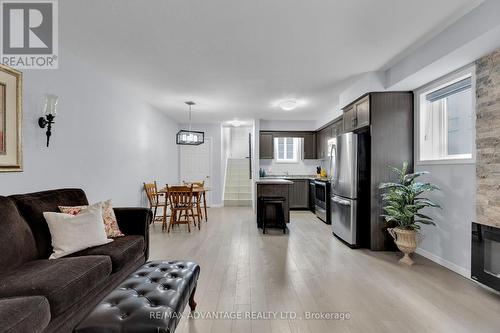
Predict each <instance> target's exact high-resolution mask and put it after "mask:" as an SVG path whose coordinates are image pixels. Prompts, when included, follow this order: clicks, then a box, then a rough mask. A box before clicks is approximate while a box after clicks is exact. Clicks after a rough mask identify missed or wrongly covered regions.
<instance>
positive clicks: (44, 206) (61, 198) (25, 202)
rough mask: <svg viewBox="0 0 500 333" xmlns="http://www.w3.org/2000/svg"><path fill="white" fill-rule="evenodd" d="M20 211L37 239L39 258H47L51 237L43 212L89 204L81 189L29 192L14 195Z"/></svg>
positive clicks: (49, 252)
mask: <svg viewBox="0 0 500 333" xmlns="http://www.w3.org/2000/svg"><path fill="white" fill-rule="evenodd" d="M9 198H11V199H13V200H14V201H15V203H16V205H17V208H18V209H19V212H20V213H21V215H22V216H23V217H24V219H25V220H26V222H28V224H29V226H30V227H31V230H32V232H33V235H34V237H35V241H36V247H37V259H46V258H48V257H49V256H50V255H51V253H52V245H51V237H50V231H49V227H48V226H47V222H45V219H44V217H43V212H59V206H80V205H88V204H89V203H88V201H87V197H86V196H85V193H84V192H83V191H82V190H80V189H60V190H51V191H43V192H36V193H29V194H20V195H12V196H10V197H9Z"/></svg>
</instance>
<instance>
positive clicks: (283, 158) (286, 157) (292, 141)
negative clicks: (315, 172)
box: [274, 138, 300, 163]
mask: <svg viewBox="0 0 500 333" xmlns="http://www.w3.org/2000/svg"><path fill="white" fill-rule="evenodd" d="M299 147H300V139H299V138H274V151H275V154H276V156H275V158H276V162H279V163H297V162H298V161H299Z"/></svg>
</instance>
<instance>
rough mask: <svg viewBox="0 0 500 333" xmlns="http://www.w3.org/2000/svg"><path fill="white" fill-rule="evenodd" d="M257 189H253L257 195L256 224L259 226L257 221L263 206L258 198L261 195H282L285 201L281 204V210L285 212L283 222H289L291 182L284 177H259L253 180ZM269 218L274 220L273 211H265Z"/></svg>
mask: <svg viewBox="0 0 500 333" xmlns="http://www.w3.org/2000/svg"><path fill="white" fill-rule="evenodd" d="M255 184H256V186H257V189H256V191H255V193H256V195H257V200H256V202H257V226H259V227H260V226H261V223H260V221H259V216H261V212H262V209H263V207H261V203H260V200H259V198H262V197H283V198H285V202H284V204H283V211H284V214H285V222H286V223H290V202H289V201H290V185H293V182H292V181H290V180H286V179H277V178H261V179H259V180H257V181H256V182H255ZM266 213H267V214H268V217H269V219H270V220H272V221H275V220H276V216H275V212H274V211H272V210H270V211H268V212H266Z"/></svg>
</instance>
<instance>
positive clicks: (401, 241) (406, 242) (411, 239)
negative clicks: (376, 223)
mask: <svg viewBox="0 0 500 333" xmlns="http://www.w3.org/2000/svg"><path fill="white" fill-rule="evenodd" d="M387 231H388V232H389V234H390V235H391V236H392V238H394V242H395V243H396V245H397V246H398V249H399V250H400V251H401V252H403V253H404V256H403V258H401V259H399V262H400V263H402V264H405V265H408V266H411V265H413V264H414V263H415V262H414V261H413V260H412V259H411V258H410V253H413V252H415V250H416V249H417V234H418V233H417V231H415V230H407V229H401V228H388V229H387Z"/></svg>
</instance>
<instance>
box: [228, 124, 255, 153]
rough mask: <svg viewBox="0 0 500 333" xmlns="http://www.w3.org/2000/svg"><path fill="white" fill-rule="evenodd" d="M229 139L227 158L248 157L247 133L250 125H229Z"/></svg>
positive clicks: (249, 131) (249, 130) (250, 129)
mask: <svg viewBox="0 0 500 333" xmlns="http://www.w3.org/2000/svg"><path fill="white" fill-rule="evenodd" d="M230 132H231V140H230V144H229V158H245V157H248V134H250V133H251V132H252V128H251V127H231V128H230Z"/></svg>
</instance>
